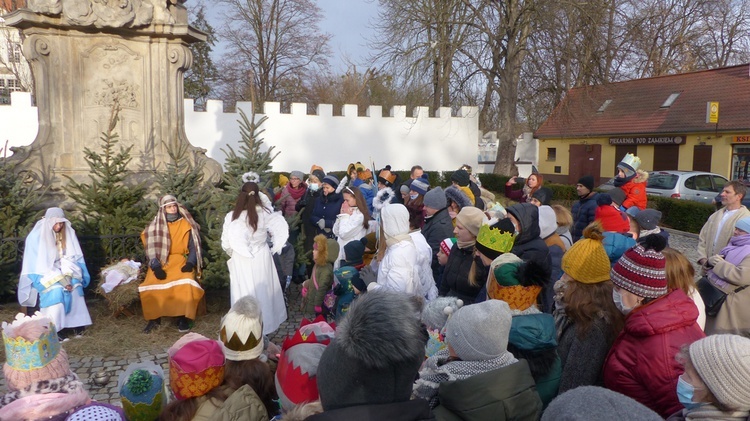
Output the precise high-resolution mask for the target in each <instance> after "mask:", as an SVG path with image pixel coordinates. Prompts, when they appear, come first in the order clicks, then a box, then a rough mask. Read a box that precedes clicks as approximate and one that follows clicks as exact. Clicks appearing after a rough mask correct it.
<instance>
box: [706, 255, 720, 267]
mask: <svg viewBox="0 0 750 421" xmlns="http://www.w3.org/2000/svg"><path fill="white" fill-rule="evenodd" d="M722 260H724V258H723V257H722V256H721V255H720V254H714V255H713V256H711V257H709V258H708V261H707V262H706V266H708V267H709V268H713V267H714V266H716V265H717V264H718V263H719V262H721V261H722Z"/></svg>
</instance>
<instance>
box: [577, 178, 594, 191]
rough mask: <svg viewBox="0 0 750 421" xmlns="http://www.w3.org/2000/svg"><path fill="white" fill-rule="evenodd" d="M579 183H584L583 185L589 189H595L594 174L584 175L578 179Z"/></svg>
mask: <svg viewBox="0 0 750 421" xmlns="http://www.w3.org/2000/svg"><path fill="white" fill-rule="evenodd" d="M578 184H581V185H583V187H586V188H587V189H589V191H593V190H594V176H593V175H584V176H583V177H581V178H579V179H578Z"/></svg>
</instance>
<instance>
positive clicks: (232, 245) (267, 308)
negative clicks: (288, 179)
mask: <svg viewBox="0 0 750 421" xmlns="http://www.w3.org/2000/svg"><path fill="white" fill-rule="evenodd" d="M261 199H265V200H262V201H263V203H264V205H266V203H267V202H268V205H270V202H269V201H268V198H266V197H265V195H264V194H262V193H261ZM255 209H256V211H257V212H258V228H257V229H256V230H253V227H251V226H250V225H249V224H248V223H247V211H243V212H242V213H241V214H240V216H239V217H238V218H237V219H235V220H232V212H229V213H228V214H227V216H226V217H225V218H224V228H223V230H222V232H221V247H222V248H223V249H224V251H226V252H227V254H228V255H229V260H228V261H227V266H229V282H230V295H231V301H232V303H231V304H232V305H234V303H235V302H237V300H239V299H240V298H242V297H244V296H246V295H251V296H253V297H255V299H256V300H258V303H259V304H260V307H261V314H262V318H263V334H264V335H267V334H269V333H272V332H274V331H275V330H276V329H278V328H279V326H280V325H281V323H283V322H284V321H285V320H286V317H287V314H286V305H285V304H284V293H283V292H282V290H281V284H280V283H279V275H278V273H277V272H276V267H275V266H274V263H273V255H272V253H280V252H281V249H282V248H283V247H284V244H285V243H286V241H287V239H288V238H289V225H288V224H287V222H286V220H285V219H284V217H283V216H281V212H272V211H271V208H270V207H269V206H257V207H256V208H255ZM269 237H270V238H269ZM269 239H270V241H271V242H272V243H273V246H270V247H269V244H268V242H269Z"/></svg>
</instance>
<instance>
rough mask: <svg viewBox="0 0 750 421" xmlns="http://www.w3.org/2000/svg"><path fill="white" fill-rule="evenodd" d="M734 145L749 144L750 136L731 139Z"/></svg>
mask: <svg viewBox="0 0 750 421" xmlns="http://www.w3.org/2000/svg"><path fill="white" fill-rule="evenodd" d="M732 142H734V143H750V136H735V137H734V139H732Z"/></svg>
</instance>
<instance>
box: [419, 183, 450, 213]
mask: <svg viewBox="0 0 750 421" xmlns="http://www.w3.org/2000/svg"><path fill="white" fill-rule="evenodd" d="M422 204H424V206H425V207H427V208H431V209H437V210H440V209H443V208H444V207H446V206H448V202H447V200H446V199H445V192H444V191H443V188H442V187H440V186H437V187H435V188H434V189H432V190H430V191H428V192H427V193H425V194H424V199H423V200H422Z"/></svg>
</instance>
